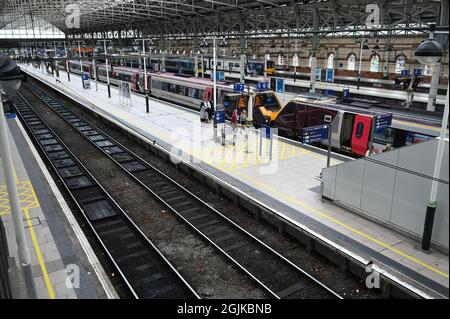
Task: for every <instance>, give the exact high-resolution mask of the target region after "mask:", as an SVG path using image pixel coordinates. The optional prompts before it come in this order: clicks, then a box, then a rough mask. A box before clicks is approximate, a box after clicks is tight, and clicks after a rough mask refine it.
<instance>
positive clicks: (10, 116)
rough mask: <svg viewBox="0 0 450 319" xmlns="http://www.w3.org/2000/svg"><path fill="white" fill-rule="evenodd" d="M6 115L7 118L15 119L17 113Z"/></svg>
mask: <svg viewBox="0 0 450 319" xmlns="http://www.w3.org/2000/svg"><path fill="white" fill-rule="evenodd" d="M5 117H6V118H7V119H15V118H16V113H6V114H5Z"/></svg>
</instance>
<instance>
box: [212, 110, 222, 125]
mask: <svg viewBox="0 0 450 319" xmlns="http://www.w3.org/2000/svg"><path fill="white" fill-rule="evenodd" d="M222 123H225V110H217V111H215V112H214V125H217V124H222Z"/></svg>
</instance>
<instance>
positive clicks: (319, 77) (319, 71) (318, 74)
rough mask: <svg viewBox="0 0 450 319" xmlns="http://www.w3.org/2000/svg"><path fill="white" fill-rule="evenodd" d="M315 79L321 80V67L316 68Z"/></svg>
mask: <svg viewBox="0 0 450 319" xmlns="http://www.w3.org/2000/svg"><path fill="white" fill-rule="evenodd" d="M316 81H322V69H321V68H316Z"/></svg>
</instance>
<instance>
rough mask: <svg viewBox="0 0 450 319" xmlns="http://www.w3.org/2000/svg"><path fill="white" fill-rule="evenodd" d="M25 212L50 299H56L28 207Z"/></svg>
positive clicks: (31, 188)
mask: <svg viewBox="0 0 450 319" xmlns="http://www.w3.org/2000/svg"><path fill="white" fill-rule="evenodd" d="M28 184H29V186H30V190H31V192H32V194H33V197H34V199H35V201H36V203H37V204H38V205H39V206H40V204H39V199H38V198H37V196H36V193H35V191H34V188H33V185H32V184H31V182H30V181H28ZM24 213H25V216H26V218H27V220H28V229H29V231H30V235H31V240H32V241H33V246H34V250H35V252H36V255H37V258H38V260H39V265H40V266H41V270H42V275H43V277H44V282H45V286H46V287H47V291H48V294H49V296H50V299H55V292H54V290H53V286H52V283H51V281H50V278H49V277H48V272H47V268H46V267H45V263H44V259H43V258H42V254H41V249H40V248H39V243H38V242H37V240H36V233H35V232H34V228H33V224H32V223H31V220H30V214H29V212H28V208H25V209H24Z"/></svg>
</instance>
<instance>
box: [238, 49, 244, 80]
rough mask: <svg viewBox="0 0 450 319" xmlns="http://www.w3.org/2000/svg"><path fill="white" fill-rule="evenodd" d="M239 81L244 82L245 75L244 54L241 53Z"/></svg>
mask: <svg viewBox="0 0 450 319" xmlns="http://www.w3.org/2000/svg"><path fill="white" fill-rule="evenodd" d="M239 69H240V82H241V83H244V77H245V54H241V63H240V68H239Z"/></svg>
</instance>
